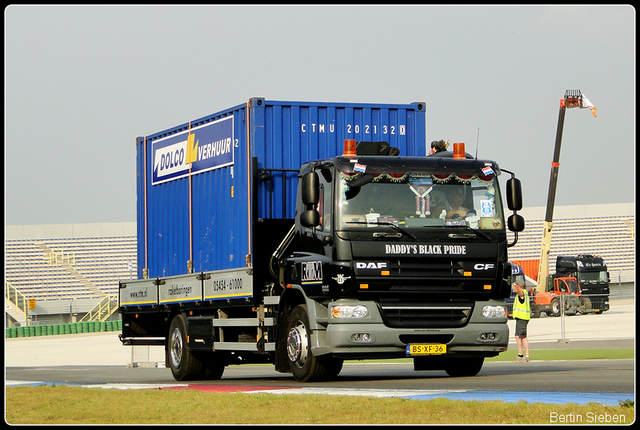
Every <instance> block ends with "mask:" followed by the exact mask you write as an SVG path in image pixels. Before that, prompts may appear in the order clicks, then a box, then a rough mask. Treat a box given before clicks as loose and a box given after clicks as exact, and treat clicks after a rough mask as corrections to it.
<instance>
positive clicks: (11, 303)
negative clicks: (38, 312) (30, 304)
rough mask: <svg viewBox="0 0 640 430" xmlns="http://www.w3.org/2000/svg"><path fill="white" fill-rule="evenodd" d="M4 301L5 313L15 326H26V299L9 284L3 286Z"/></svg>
mask: <svg viewBox="0 0 640 430" xmlns="http://www.w3.org/2000/svg"><path fill="white" fill-rule="evenodd" d="M5 293H6V299H7V300H5V312H6V313H7V314H8V315H9V317H11V319H12V320H13V322H14V323H15V325H16V326H23V327H24V326H26V325H28V323H27V298H26V297H25V296H24V294H22V293H21V292H20V291H19V290H18V289H17V288H15V287H14V286H13V285H12V284H11V283H10V282H6V286H5Z"/></svg>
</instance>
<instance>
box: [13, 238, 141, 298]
mask: <svg viewBox="0 0 640 430" xmlns="http://www.w3.org/2000/svg"><path fill="white" fill-rule="evenodd" d="M130 276H133V277H135V276H136V238H135V237H134V236H123V237H95V238H90V237H89V238H66V239H37V240H34V239H19V240H5V279H6V281H8V282H10V283H11V284H12V285H13V286H14V287H15V288H17V289H18V290H20V291H21V292H22V293H23V294H24V295H25V296H27V297H28V298H35V299H40V300H47V299H59V298H66V297H73V298H89V297H100V296H103V295H114V294H117V292H118V282H119V281H120V280H123V279H129V277H130Z"/></svg>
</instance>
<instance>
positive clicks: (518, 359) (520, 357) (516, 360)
mask: <svg viewBox="0 0 640 430" xmlns="http://www.w3.org/2000/svg"><path fill="white" fill-rule="evenodd" d="M513 361H515V362H518V363H519V362H521V361H525V360H524V357H523V356H521V355H519V356H517V357H516V359H515V360H513Z"/></svg>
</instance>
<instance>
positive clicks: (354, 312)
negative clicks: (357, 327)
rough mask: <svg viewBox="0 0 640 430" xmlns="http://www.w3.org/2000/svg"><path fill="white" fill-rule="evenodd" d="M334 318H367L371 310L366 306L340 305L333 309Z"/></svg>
mask: <svg viewBox="0 0 640 430" xmlns="http://www.w3.org/2000/svg"><path fill="white" fill-rule="evenodd" d="M331 316H332V317H333V318H366V317H368V316H369V309H367V307H366V306H362V305H357V306H346V305H339V306H333V307H332V308H331Z"/></svg>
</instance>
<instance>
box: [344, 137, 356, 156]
mask: <svg viewBox="0 0 640 430" xmlns="http://www.w3.org/2000/svg"><path fill="white" fill-rule="evenodd" d="M342 155H343V156H344V157H355V156H356V140H355V139H345V140H344V154H342Z"/></svg>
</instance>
